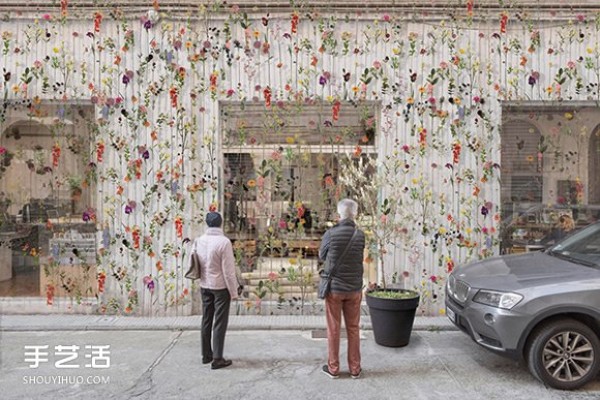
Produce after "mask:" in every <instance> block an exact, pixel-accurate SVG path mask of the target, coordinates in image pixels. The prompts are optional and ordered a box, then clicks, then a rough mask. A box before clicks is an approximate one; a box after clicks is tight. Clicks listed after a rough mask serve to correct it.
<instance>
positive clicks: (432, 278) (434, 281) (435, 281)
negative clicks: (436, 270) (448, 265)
mask: <svg viewBox="0 0 600 400" xmlns="http://www.w3.org/2000/svg"><path fill="white" fill-rule="evenodd" d="M429 280H430V281H431V282H433V283H437V281H438V277H437V276H436V275H431V276H430V277H429Z"/></svg>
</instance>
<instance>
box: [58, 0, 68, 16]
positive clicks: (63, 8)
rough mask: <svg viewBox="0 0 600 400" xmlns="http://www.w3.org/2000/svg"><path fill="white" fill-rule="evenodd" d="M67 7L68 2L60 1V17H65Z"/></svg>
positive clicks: (66, 0)
mask: <svg viewBox="0 0 600 400" xmlns="http://www.w3.org/2000/svg"><path fill="white" fill-rule="evenodd" d="M68 5H69V1H68V0H60V15H61V16H63V17H66V16H67V6H68Z"/></svg>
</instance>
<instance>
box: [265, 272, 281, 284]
mask: <svg viewBox="0 0 600 400" xmlns="http://www.w3.org/2000/svg"><path fill="white" fill-rule="evenodd" d="M278 277H279V275H277V272H269V275H268V278H269V280H270V281H271V282H274V281H276V280H277V278H278Z"/></svg>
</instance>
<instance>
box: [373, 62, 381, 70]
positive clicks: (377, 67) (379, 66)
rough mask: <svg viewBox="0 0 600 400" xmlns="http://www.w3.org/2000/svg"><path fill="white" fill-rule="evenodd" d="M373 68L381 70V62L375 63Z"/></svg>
mask: <svg viewBox="0 0 600 400" xmlns="http://www.w3.org/2000/svg"><path fill="white" fill-rule="evenodd" d="M373 68H375V69H380V68H381V62H379V61H373Z"/></svg>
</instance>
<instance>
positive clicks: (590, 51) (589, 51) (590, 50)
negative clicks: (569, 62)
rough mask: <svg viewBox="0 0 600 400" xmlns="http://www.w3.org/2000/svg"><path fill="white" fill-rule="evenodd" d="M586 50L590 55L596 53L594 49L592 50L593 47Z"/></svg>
mask: <svg viewBox="0 0 600 400" xmlns="http://www.w3.org/2000/svg"><path fill="white" fill-rule="evenodd" d="M585 50H586V51H587V52H588V54H592V53H593V52H594V49H593V48H591V47H588V48H587V49H585Z"/></svg>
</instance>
